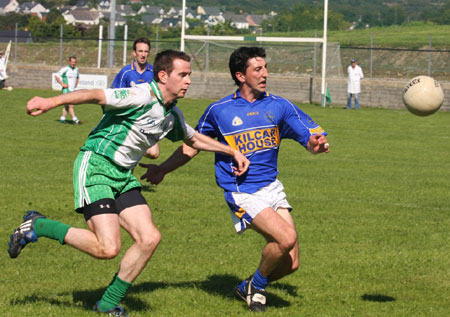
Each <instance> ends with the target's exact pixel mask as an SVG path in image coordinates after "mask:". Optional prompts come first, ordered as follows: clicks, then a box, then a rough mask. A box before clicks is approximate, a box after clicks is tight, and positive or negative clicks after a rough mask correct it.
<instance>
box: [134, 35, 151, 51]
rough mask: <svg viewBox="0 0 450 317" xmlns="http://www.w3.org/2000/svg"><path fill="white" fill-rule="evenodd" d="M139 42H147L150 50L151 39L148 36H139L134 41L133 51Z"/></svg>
mask: <svg viewBox="0 0 450 317" xmlns="http://www.w3.org/2000/svg"><path fill="white" fill-rule="evenodd" d="M138 43H145V44H147V45H148V49H149V50H150V49H151V48H152V46H151V45H150V40H149V39H148V38H146V37H140V38H137V39H136V40H135V41H134V43H133V51H135V50H136V45H137V44H138Z"/></svg>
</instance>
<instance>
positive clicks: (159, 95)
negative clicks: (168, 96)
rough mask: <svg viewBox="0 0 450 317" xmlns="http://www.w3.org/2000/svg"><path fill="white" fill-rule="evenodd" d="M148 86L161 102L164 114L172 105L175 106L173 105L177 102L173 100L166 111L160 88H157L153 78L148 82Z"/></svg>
mask: <svg viewBox="0 0 450 317" xmlns="http://www.w3.org/2000/svg"><path fill="white" fill-rule="evenodd" d="M150 88H151V89H152V91H153V93H154V94H155V97H156V99H157V100H158V102H159V103H160V104H161V106H162V107H163V108H164V114H166V113H167V112H169V111H170V110H171V109H172V108H173V107H175V105H176V104H177V101H176V100H175V101H174V102H172V103H171V104H170V105H169V107H168V108H167V111H166V107H164V100H163V96H162V93H161V90H159V87H158V84H157V83H156V81H155V80H153V81H152V82H151V83H150Z"/></svg>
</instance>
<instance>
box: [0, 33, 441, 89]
mask: <svg viewBox="0 0 450 317" xmlns="http://www.w3.org/2000/svg"><path fill="white" fill-rule="evenodd" d="M12 42H13V45H12V48H11V53H10V58H9V62H10V63H15V64H21V65H27V64H33V65H36V64H38V65H39V64H40V65H51V66H56V65H61V64H62V65H65V64H66V62H67V58H68V57H69V56H71V55H75V56H77V58H78V66H79V67H91V68H92V67H93V68H95V67H99V66H100V67H106V59H107V56H106V55H107V54H106V52H107V45H108V41H107V40H103V41H102V44H101V45H99V40H98V39H81V40H80V39H66V38H65V39H60V38H46V39H42V38H40V39H38V40H36V39H33V42H20V41H14V39H12ZM151 43H152V50H151V53H150V56H149V61H152V60H153V59H154V57H155V55H156V53H157V51H161V50H165V49H179V48H180V41H179V40H160V39H159V40H156V39H151ZM6 44H7V43H4V45H3V44H0V49H3V50H4V48H6ZM132 45H133V40H129V41H123V40H116V41H115V42H114V60H113V67H117V68H120V67H122V66H123V65H125V64H128V63H129V62H130V61H131V60H132V59H133V55H132ZM239 46H263V47H264V48H265V49H266V53H267V61H268V67H269V71H270V72H271V73H274V74H288V75H291V76H309V77H320V74H321V65H322V63H321V56H322V47H321V44H317V43H316V44H314V43H310V44H308V43H298V44H293V43H286V44H283V43H270V42H264V43H260V42H256V41H245V42H226V41H220V42H219V41H214V42H212V41H193V40H189V41H186V42H185V51H186V52H187V53H188V54H190V55H191V56H193V62H192V68H193V71H201V72H225V73H227V72H228V58H229V56H230V54H231V52H232V51H233V50H234V49H236V48H237V47H239ZM100 51H101V52H100ZM99 55H101V56H100V58H99ZM449 57H450V51H449V50H432V49H421V50H408V49H393V48H378V47H377V48H367V47H342V46H340V45H339V43H331V42H329V43H328V48H327V77H346V76H347V72H346V69H347V67H348V65H349V64H350V60H351V59H352V58H356V59H357V61H358V63H359V65H360V66H361V67H362V69H363V71H364V75H365V77H366V78H387V79H409V78H412V77H415V76H418V75H430V76H432V77H434V78H436V79H437V80H441V81H444V80H445V81H446V80H448V78H449V75H450V58H449Z"/></svg>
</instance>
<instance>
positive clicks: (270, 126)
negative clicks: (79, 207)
mask: <svg viewBox="0 0 450 317" xmlns="http://www.w3.org/2000/svg"><path fill="white" fill-rule="evenodd" d="M265 56H266V55H265V51H264V49H263V48H259V47H241V48H239V49H237V50H236V51H234V52H233V53H232V54H231V56H230V61H229V68H230V72H231V76H232V77H233V79H234V81H235V83H236V85H237V86H238V87H239V89H238V90H237V91H236V92H235V93H233V94H231V95H229V96H227V97H225V98H223V99H222V100H219V101H217V102H215V103H213V104H211V105H210V106H209V107H208V108H207V109H206V110H205V112H204V114H203V116H202V117H201V118H200V121H199V123H198V127H197V130H198V132H200V133H202V134H205V135H208V136H210V137H214V138H217V139H218V140H219V141H220V142H221V143H224V144H228V145H229V146H230V147H232V148H234V149H236V150H239V151H240V152H242V153H243V154H244V155H246V157H247V158H248V159H249V160H250V162H251V165H250V167H249V169H248V171H247V172H246V173H245V174H244V175H242V176H238V177H236V176H235V175H233V172H232V171H233V169H232V165H233V163H232V161H231V160H230V159H229V158H227V157H226V156H224V155H222V154H216V159H215V170H216V182H217V184H218V185H219V186H220V187H221V188H223V190H224V194H225V200H226V202H227V204H228V207H229V208H230V211H231V217H232V219H233V223H234V225H235V228H236V231H237V232H239V233H241V232H243V231H244V230H246V229H247V228H250V229H254V230H255V231H256V232H258V233H260V234H261V235H262V236H264V238H265V239H266V241H267V244H266V245H265V247H264V248H263V250H262V255H261V260H260V263H259V267H258V269H257V270H256V272H254V273H253V274H252V275H251V276H250V277H249V278H247V279H246V280H244V281H243V282H242V283H240V284H239V285H237V286H236V287H235V289H234V291H233V293H234V295H235V296H236V297H237V298H238V299H242V300H244V301H246V302H247V305H248V307H249V308H250V310H252V311H265V305H266V292H265V289H266V286H267V285H268V283H269V282H273V281H275V280H278V279H280V278H282V277H283V276H286V275H288V274H291V273H293V272H294V271H295V270H297V268H298V266H299V247H298V240H297V232H296V229H295V224H294V220H293V217H292V216H291V214H290V211H291V210H292V207H291V206H290V205H289V203H288V201H287V200H286V194H285V193H284V188H283V185H282V184H281V182H280V181H279V180H277V174H278V169H277V158H278V151H279V145H280V142H281V140H282V139H284V138H288V139H293V140H295V141H297V142H298V143H300V144H301V145H302V146H304V147H305V148H306V149H307V150H308V151H309V152H311V153H313V154H317V153H323V152H329V145H328V143H327V139H326V137H325V136H326V135H327V134H326V132H325V131H324V130H323V129H322V128H321V127H320V126H319V125H318V124H316V123H315V122H314V121H312V119H311V118H310V117H309V116H308V115H307V114H305V113H304V112H303V111H302V110H300V109H299V108H298V107H297V106H295V105H294V104H293V103H291V102H290V101H288V100H286V99H284V98H282V97H279V96H275V95H272V94H269V93H268V92H266V82H267V77H268V71H267V63H266V61H265ZM197 153H198V151H196V150H194V149H192V148H190V147H188V146H186V147H180V148H179V149H177V150H176V151H175V152H174V154H173V155H172V156H171V157H170V158H169V159H167V160H166V161H165V162H164V163H162V164H161V165H159V166H156V165H152V164H141V165H142V166H145V167H147V168H148V170H147V173H146V174H144V175H143V176H142V178H141V179H146V180H147V181H150V182H152V183H153V184H158V183H159V182H161V181H162V179H163V178H164V176H165V175H166V174H167V173H170V172H171V171H173V170H174V169H176V168H177V167H179V166H181V165H183V164H185V163H186V162H188V161H189V160H190V159H191V158H192V157H194V156H195V155H196V154H197Z"/></svg>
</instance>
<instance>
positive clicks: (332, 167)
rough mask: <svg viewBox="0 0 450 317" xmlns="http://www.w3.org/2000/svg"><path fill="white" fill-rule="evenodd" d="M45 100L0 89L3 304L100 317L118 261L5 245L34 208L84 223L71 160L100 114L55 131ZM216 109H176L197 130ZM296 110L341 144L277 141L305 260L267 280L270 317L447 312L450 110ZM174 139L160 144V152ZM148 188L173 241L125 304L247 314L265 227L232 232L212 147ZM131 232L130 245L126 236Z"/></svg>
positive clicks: (18, 312) (190, 104)
mask: <svg viewBox="0 0 450 317" xmlns="http://www.w3.org/2000/svg"><path fill="white" fill-rule="evenodd" d="M35 94H39V95H42V96H50V95H53V94H55V92H52V91H43V90H29V89H15V90H13V91H12V92H8V91H5V90H1V91H0V100H1V102H0V104H1V106H0V132H1V154H2V155H1V162H2V164H1V165H0V171H1V174H0V175H1V178H0V188H1V190H0V214H1V219H2V221H1V225H0V238H1V240H0V242H2V245H3V252H2V253H1V255H0V265H1V268H2V270H1V274H0V294H1V296H2V300H1V301H0V311H1V312H2V316H58V317H59V316H96V314H95V313H93V312H90V309H91V307H92V306H93V304H94V303H95V301H96V300H97V299H98V298H99V296H101V294H102V293H103V291H104V287H105V286H106V285H107V284H108V283H109V281H110V279H111V278H112V276H113V274H114V273H115V272H116V271H117V269H118V264H119V260H120V258H116V259H114V260H110V261H99V260H95V259H93V258H90V257H89V256H87V255H85V254H82V253H81V252H79V251H77V250H75V249H72V248H71V247H69V246H61V245H59V243H58V242H56V241H53V240H48V239H44V238H42V239H40V240H39V242H38V243H36V244H32V245H29V246H27V247H26V248H25V249H24V250H23V252H22V253H21V255H20V256H19V257H18V258H17V259H14V260H12V259H10V258H9V256H8V253H7V251H6V250H7V242H8V240H9V234H10V233H11V232H12V230H13V229H14V228H15V227H17V226H18V225H19V223H20V222H21V217H22V216H23V214H24V212H25V211H26V210H28V209H35V210H38V211H40V212H42V213H44V214H45V215H47V216H48V217H49V218H54V219H57V220H60V221H63V222H65V223H68V224H71V225H74V226H82V227H83V226H85V224H84V220H83V217H82V216H79V215H78V214H76V213H75V212H73V211H72V210H73V193H72V163H73V161H74V159H75V157H76V155H77V151H78V148H79V147H80V146H81V145H82V143H83V142H84V140H85V138H86V136H87V134H88V133H89V131H90V130H91V129H92V128H93V127H94V126H95V124H96V123H97V122H98V120H99V118H100V116H101V110H100V108H99V107H98V106H95V105H81V106H77V108H76V111H77V114H78V116H79V118H80V119H81V120H83V121H85V123H84V124H83V125H81V126H75V125H62V124H59V123H58V122H57V120H58V118H59V116H60V110H59V109H57V110H53V112H50V113H47V114H45V115H43V116H41V117H37V118H32V117H30V116H27V115H26V112H25V104H26V101H27V100H28V99H30V98H31V97H32V96H33V95H35ZM209 102H210V100H182V101H180V103H179V105H180V107H181V109H182V110H183V111H184V113H185V116H186V119H187V121H188V122H189V123H190V124H191V125H195V124H196V121H197V119H198V118H199V116H200V115H201V113H202V111H203V110H204V108H205V107H206V106H207V105H208V103H209ZM301 107H302V109H304V110H305V111H306V112H307V113H308V114H310V115H311V116H312V117H313V119H314V120H315V121H317V122H319V123H321V125H322V126H323V127H324V128H325V129H326V130H327V132H328V133H329V137H328V139H329V142H330V144H331V152H330V153H328V154H326V155H325V154H321V155H317V156H314V155H311V154H309V153H308V152H306V151H305V150H304V149H303V148H302V147H300V146H299V145H298V144H297V143H295V142H293V141H289V140H285V141H284V142H283V143H282V146H281V150H280V158H279V169H280V174H279V179H280V180H281V181H282V182H283V183H284V185H285V188H286V192H287V195H288V199H289V202H290V203H291V205H292V206H293V207H294V211H293V216H294V218H295V221H296V224H297V230H298V233H299V239H300V249H301V266H300V269H299V270H298V271H297V272H296V273H294V274H293V275H291V276H288V277H286V278H284V279H282V280H280V281H279V282H276V283H274V284H272V285H270V286H269V287H268V289H267V291H268V309H267V310H268V311H267V313H266V314H265V316H402V317H403V316H448V315H449V311H450V302H449V294H450V282H449V281H450V266H449V263H450V251H449V245H450V236H449V228H450V195H449V189H450V169H449V168H448V165H447V164H448V158H449V157H450V147H449V144H450V131H449V122H450V113H445V112H439V113H436V114H434V115H432V116H430V117H425V118H419V117H415V116H413V115H411V114H410V113H408V112H407V111H405V110H386V109H374V108H370V109H368V108H363V109H361V110H360V111H353V110H352V111H347V110H343V107H338V106H336V107H327V108H321V107H320V106H314V105H302V106H301ZM177 146H179V143H176V144H173V143H171V142H169V141H167V142H166V141H163V142H162V143H161V152H162V154H161V159H158V160H157V161H158V162H161V161H162V160H164V159H165V158H166V157H168V156H169V155H170V154H171V153H172V151H173V150H174V149H175V148H176V147H177ZM146 161H149V160H146ZM142 172H143V170H142V169H140V168H137V169H136V171H135V173H136V174H137V175H141V174H142ZM143 192H144V196H145V197H146V199H147V201H148V203H149V205H150V207H151V209H152V212H153V216H154V220H155V222H156V224H157V225H158V227H159V230H160V231H161V233H162V237H163V239H162V242H161V244H160V246H159V248H158V250H157V251H156V253H155V255H154V257H153V258H152V259H151V261H150V262H149V265H148V266H147V268H146V269H145V270H144V272H143V273H142V274H141V276H140V277H139V278H138V279H137V280H136V281H135V283H134V284H133V286H132V287H131V289H130V292H129V294H128V296H127V297H126V298H125V299H124V301H123V302H122V304H123V306H124V307H125V308H126V310H127V312H128V313H129V314H130V315H131V316H150V315H151V316H237V315H239V316H252V315H253V314H252V313H250V312H248V311H247V309H246V307H245V306H244V303H241V302H239V301H236V300H234V299H233V298H232V296H231V291H232V288H233V287H234V285H235V284H236V283H237V282H238V281H240V280H241V279H243V278H246V277H247V276H248V275H250V274H251V273H253V272H254V270H255V269H256V267H257V265H258V260H259V253H260V250H261V248H262V246H263V245H264V241H263V240H262V238H261V237H260V236H259V235H257V234H255V233H254V232H246V233H245V234H244V235H242V236H238V235H237V234H235V232H234V228H233V226H232V224H231V220H230V217H229V212H228V209H227V207H226V205H225V203H224V201H223V196H222V191H221V190H220V189H219V188H218V187H217V186H216V184H215V180H214V170H213V154H211V153H201V154H200V155H199V156H198V157H197V158H196V159H195V160H193V161H192V162H191V163H189V164H188V165H186V166H184V167H183V168H181V169H179V170H178V171H176V172H174V173H173V174H171V175H168V176H167V177H166V179H165V180H164V182H163V183H162V184H160V185H158V186H152V185H144V191H143ZM123 239H124V243H123V248H124V249H126V248H127V247H128V246H129V245H130V244H131V241H130V239H129V238H128V235H127V234H126V233H125V232H123Z"/></svg>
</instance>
